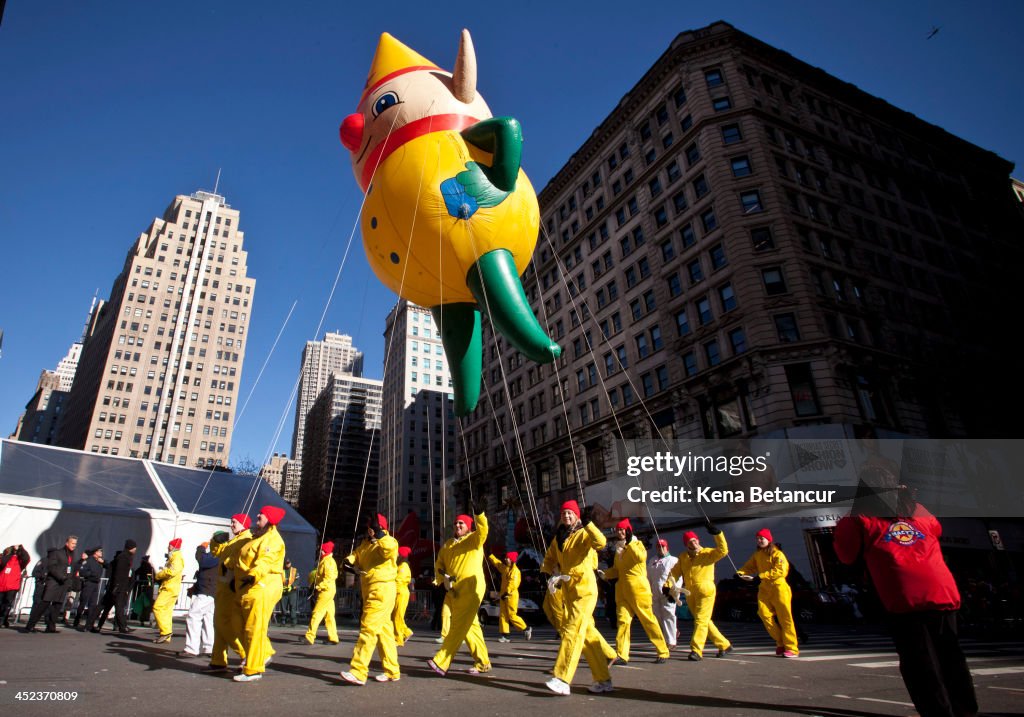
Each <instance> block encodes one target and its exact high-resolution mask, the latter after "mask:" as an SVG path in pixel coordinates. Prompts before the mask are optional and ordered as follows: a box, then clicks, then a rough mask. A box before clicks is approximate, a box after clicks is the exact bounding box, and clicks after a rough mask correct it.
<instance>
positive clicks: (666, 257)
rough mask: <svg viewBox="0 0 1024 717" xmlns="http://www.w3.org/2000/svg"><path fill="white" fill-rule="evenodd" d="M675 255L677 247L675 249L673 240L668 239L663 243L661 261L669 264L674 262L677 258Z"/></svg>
mask: <svg viewBox="0 0 1024 717" xmlns="http://www.w3.org/2000/svg"><path fill="white" fill-rule="evenodd" d="M675 255H676V247H675V244H673V243H672V240H671V239H666V240H665V241H664V242H662V244H661V260H662V261H663V262H665V263H666V264H667V263H668V262H670V261H672V259H674V258H675Z"/></svg>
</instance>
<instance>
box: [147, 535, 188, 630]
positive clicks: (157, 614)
mask: <svg viewBox="0 0 1024 717" xmlns="http://www.w3.org/2000/svg"><path fill="white" fill-rule="evenodd" d="M184 570H185V561H184V560H183V559H182V557H181V538H175V539H174V540H172V541H171V542H170V543H168V544H167V562H166V563H165V564H164V566H163V568H161V569H160V570H158V571H157V574H156V575H154V576H153V579H154V580H155V581H157V582H158V583H160V592H159V593H158V594H157V596H156V600H154V601H153V619H154V620H155V621H156V629H157V631H158V634H157V636H156V637H155V638H154V639H153V642H170V641H171V631H172V630H173V629H174V628H173V627H172V625H171V618H172V617H173V616H174V603H176V602H177V601H178V594H179V593H180V592H181V573H182V572H183V571H184Z"/></svg>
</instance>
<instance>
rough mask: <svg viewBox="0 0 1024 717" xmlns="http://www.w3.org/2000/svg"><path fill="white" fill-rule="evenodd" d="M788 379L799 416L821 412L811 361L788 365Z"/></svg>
mask: <svg viewBox="0 0 1024 717" xmlns="http://www.w3.org/2000/svg"><path fill="white" fill-rule="evenodd" d="M786 380H787V381H788V382H789V394H790V396H791V397H792V399H793V408H794V410H795V411H796V415H797V416H816V415H818V414H819V413H821V409H820V407H819V405H818V394H817V391H816V390H815V388H814V378H813V376H812V375H811V365H810V364H809V363H798V364H790V365H789V366H786Z"/></svg>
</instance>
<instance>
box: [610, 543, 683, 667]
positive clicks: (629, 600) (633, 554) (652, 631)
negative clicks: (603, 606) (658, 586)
mask: <svg viewBox="0 0 1024 717" xmlns="http://www.w3.org/2000/svg"><path fill="white" fill-rule="evenodd" d="M604 577H605V579H606V580H616V579H617V580H618V582H617V583H615V617H616V620H617V621H618V631H617V632H616V634H615V651H616V653H617V654H618V656H619V659H621V660H622V661H623V662H629V628H630V625H631V623H632V622H633V617H634V616H635V617H636V618H637V619H638V620H639V621H640V624H641V625H642V626H643V628H644V632H646V633H647V638H648V639H649V640H650V641H651V644H653V645H654V649H655V650H657V651H658V657H663V658H667V657H668V655H669V652H668V646H667V645H666V644H665V636H664V635H662V634H661V625H659V624H658V621H657V620H655V619H654V609H653V607H652V600H651V586H650V583H648V582H647V549H646V548H644V545H643V543H641V542H640V541H639V540H637V539H636V538H635V537H634V538H632V539H631V540H630V541H629V543H627V544H626V546H625V547H623V548H622V550H621V551H620V552H619V553H617V554H616V555H615V564H614V565H612V567H610V568H608V569H607V570H605V571H604Z"/></svg>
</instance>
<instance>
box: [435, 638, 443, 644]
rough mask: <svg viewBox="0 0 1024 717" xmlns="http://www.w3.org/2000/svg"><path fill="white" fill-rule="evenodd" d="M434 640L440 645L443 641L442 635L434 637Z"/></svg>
mask: <svg viewBox="0 0 1024 717" xmlns="http://www.w3.org/2000/svg"><path fill="white" fill-rule="evenodd" d="M434 642H436V643H437V644H438V645H440V644H441V643H442V642H444V638H443V637H435V638H434Z"/></svg>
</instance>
